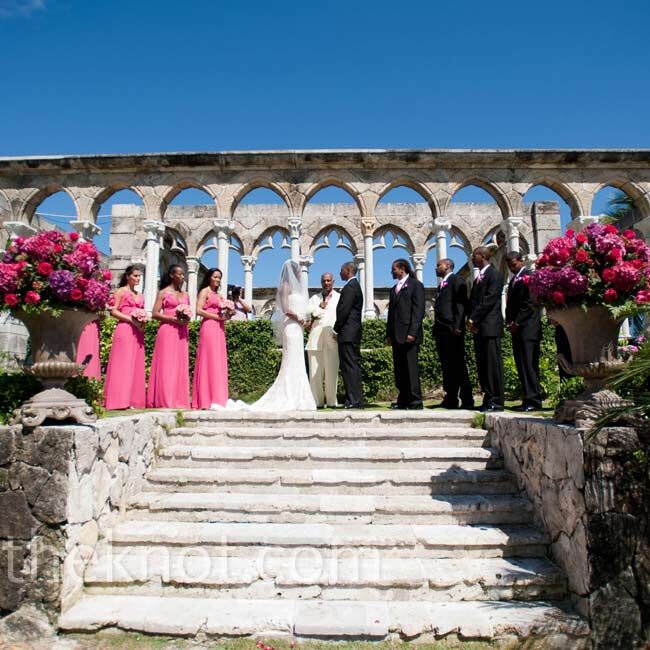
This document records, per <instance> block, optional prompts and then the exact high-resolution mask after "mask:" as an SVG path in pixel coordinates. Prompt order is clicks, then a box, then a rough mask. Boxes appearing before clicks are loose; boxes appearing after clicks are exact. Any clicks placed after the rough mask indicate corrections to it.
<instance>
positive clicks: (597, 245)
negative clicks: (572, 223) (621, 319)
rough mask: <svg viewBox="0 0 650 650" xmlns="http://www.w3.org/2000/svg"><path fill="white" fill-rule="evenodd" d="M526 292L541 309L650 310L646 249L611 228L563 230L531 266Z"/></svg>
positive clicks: (627, 233)
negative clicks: (534, 266) (533, 270)
mask: <svg viewBox="0 0 650 650" xmlns="http://www.w3.org/2000/svg"><path fill="white" fill-rule="evenodd" d="M530 289H531V293H532V295H533V296H534V297H535V299H536V300H537V301H538V302H539V303H540V304H543V305H547V306H549V307H556V306H558V305H563V304H567V305H569V304H574V305H584V306H587V305H605V306H607V307H609V308H610V309H612V310H615V311H617V313H621V314H622V313H626V314H627V313H634V312H635V311H638V310H639V308H641V307H645V306H646V305H648V307H649V308H650V247H648V245H647V244H646V243H645V242H643V241H642V240H641V239H639V238H637V236H636V234H635V233H634V231H633V230H625V231H624V232H622V233H619V231H618V229H617V228H616V226H614V225H612V224H608V225H603V224H591V225H589V226H587V227H586V228H585V229H584V230H583V231H582V232H580V233H577V234H576V233H574V232H573V231H571V230H567V233H566V235H564V237H556V238H555V239H552V240H551V241H550V242H549V243H548V244H547V245H546V248H544V251H543V253H542V255H540V257H539V259H538V262H537V272H536V273H535V274H534V275H533V276H532V280H531V282H530Z"/></svg>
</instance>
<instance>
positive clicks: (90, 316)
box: [13, 307, 97, 427]
mask: <svg viewBox="0 0 650 650" xmlns="http://www.w3.org/2000/svg"><path fill="white" fill-rule="evenodd" d="M13 315H14V316H15V317H16V318H17V319H19V320H20V321H22V322H23V323H24V324H25V327H26V328H27V331H28V332H29V340H30V344H31V351H32V357H33V361H34V362H33V364H32V365H31V366H29V367H27V368H26V369H25V372H28V373H29V374H32V375H34V377H36V378H37V379H39V380H40V382H41V383H42V384H43V387H44V390H42V391H41V392H40V393H37V394H36V395H34V397H32V398H31V399H29V400H27V401H26V402H25V403H24V404H23V405H22V406H21V407H20V408H19V409H16V410H15V411H14V418H13V423H14V424H23V425H26V426H30V427H35V426H38V425H39V424H41V423H42V422H43V421H44V420H45V419H46V418H53V419H55V420H68V419H71V420H74V421H76V422H79V423H81V424H87V423H90V422H94V421H95V420H96V419H97V416H96V415H95V414H94V412H93V409H92V408H91V407H90V406H89V405H88V404H87V403H86V402H85V401H84V400H82V399H79V398H77V397H75V396H74V395H73V394H72V393H69V392H68V391H67V390H64V389H63V386H64V385H65V383H66V381H68V379H70V378H71V377H77V376H79V375H80V374H81V373H82V372H83V366H82V365H81V364H78V363H77V362H76V358H77V345H78V343H79V337H80V336H81V332H82V331H83V328H84V327H85V326H86V325H87V324H88V323H90V322H92V321H94V320H96V319H97V314H96V313H94V312H91V311H88V310H87V309H80V308H76V307H66V308H64V309H63V313H62V314H61V315H60V316H52V315H51V314H49V313H47V312H39V313H34V314H28V313H25V312H23V311H15V312H14V313H13Z"/></svg>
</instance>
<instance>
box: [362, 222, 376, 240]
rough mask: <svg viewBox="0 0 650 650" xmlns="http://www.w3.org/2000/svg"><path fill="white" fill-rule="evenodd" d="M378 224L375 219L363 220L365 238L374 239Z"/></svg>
mask: <svg viewBox="0 0 650 650" xmlns="http://www.w3.org/2000/svg"><path fill="white" fill-rule="evenodd" d="M376 225H377V224H376V222H375V220H374V219H361V233H362V234H363V236H364V237H372V235H374V233H375V226H376Z"/></svg>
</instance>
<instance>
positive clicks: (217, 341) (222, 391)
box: [192, 269, 230, 409]
mask: <svg viewBox="0 0 650 650" xmlns="http://www.w3.org/2000/svg"><path fill="white" fill-rule="evenodd" d="M220 285H221V271H220V270H219V269H210V270H209V271H208V272H207V273H206V274H205V277H204V278H203V282H202V283H201V288H200V290H199V295H198V298H197V301H196V315H197V316H202V317H203V322H202V323H201V329H200V331H199V345H198V348H197V353H196V362H195V364H194V381H193V384H192V408H194V409H209V408H210V407H211V406H212V405H213V404H220V405H221V406H225V405H226V402H227V401H228V357H227V354H226V332H225V322H224V321H226V320H227V319H228V318H229V316H230V314H229V313H228V312H226V311H225V310H224V309H223V304H224V301H223V298H222V297H221V296H220V295H219V293H218V291H219V287H220Z"/></svg>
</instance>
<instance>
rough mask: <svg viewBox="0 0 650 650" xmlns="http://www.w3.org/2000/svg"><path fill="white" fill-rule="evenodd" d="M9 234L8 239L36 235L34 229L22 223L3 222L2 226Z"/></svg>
mask: <svg viewBox="0 0 650 650" xmlns="http://www.w3.org/2000/svg"><path fill="white" fill-rule="evenodd" d="M2 225H3V226H4V227H5V228H6V229H7V232H8V233H9V239H17V238H18V237H31V236H32V235H35V234H36V228H34V226H30V225H29V224H28V223H25V222H24V221H5V222H4V223H3V224H2Z"/></svg>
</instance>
